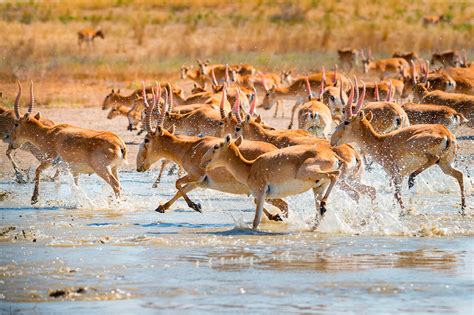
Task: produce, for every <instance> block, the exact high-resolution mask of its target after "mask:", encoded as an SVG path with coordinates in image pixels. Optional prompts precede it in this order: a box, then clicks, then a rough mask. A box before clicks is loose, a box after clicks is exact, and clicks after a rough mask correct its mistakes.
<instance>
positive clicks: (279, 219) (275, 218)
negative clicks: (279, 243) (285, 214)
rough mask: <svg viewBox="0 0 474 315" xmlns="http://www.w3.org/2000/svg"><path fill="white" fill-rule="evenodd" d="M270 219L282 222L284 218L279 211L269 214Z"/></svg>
mask: <svg viewBox="0 0 474 315" xmlns="http://www.w3.org/2000/svg"><path fill="white" fill-rule="evenodd" d="M268 220H270V221H277V222H281V221H283V218H282V217H281V215H280V214H279V213H277V214H271V215H269V216H268Z"/></svg>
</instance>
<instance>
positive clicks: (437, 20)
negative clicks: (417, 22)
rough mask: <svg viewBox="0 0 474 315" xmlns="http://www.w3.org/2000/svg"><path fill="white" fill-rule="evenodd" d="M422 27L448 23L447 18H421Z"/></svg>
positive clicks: (430, 16)
mask: <svg viewBox="0 0 474 315" xmlns="http://www.w3.org/2000/svg"><path fill="white" fill-rule="evenodd" d="M422 21H423V26H424V27H427V26H429V25H437V24H439V23H441V22H449V18H448V17H446V16H444V15H426V16H424V17H423V20H422Z"/></svg>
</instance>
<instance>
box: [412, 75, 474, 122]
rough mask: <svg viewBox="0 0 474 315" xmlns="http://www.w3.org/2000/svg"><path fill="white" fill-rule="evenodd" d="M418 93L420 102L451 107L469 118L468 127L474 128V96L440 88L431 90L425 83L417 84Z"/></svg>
mask: <svg viewBox="0 0 474 315" xmlns="http://www.w3.org/2000/svg"><path fill="white" fill-rule="evenodd" d="M416 93H417V94H420V96H421V101H420V103H422V104H435V105H444V106H448V107H451V108H452V109H454V110H455V111H456V112H458V113H460V114H462V115H463V116H464V117H465V118H466V119H467V120H468V122H467V123H466V125H467V126H468V127H470V128H474V96H472V95H465V94H460V93H446V92H443V91H438V90H435V91H431V92H430V91H428V90H427V89H426V87H425V84H423V83H418V84H417V85H416Z"/></svg>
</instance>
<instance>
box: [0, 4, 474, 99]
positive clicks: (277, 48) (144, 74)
mask: <svg viewBox="0 0 474 315" xmlns="http://www.w3.org/2000/svg"><path fill="white" fill-rule="evenodd" d="M431 16H442V19H441V20H440V21H439V22H433V23H431V22H430V21H428V22H427V21H426V17H431ZM424 21H425V22H424ZM473 22H474V5H472V3H469V2H468V1H465V2H462V1H400V0H384V1H379V0H357V1H327V0H326V1H322V0H308V1H215V0H194V1H158V0H146V1H145V0H135V1H132V0H95V1H86V0H74V1H7V2H1V3H0V29H1V30H2V37H1V40H0V54H1V58H0V90H2V91H4V94H5V92H8V94H12V95H13V93H14V90H15V87H14V84H13V83H14V82H15V81H16V80H27V79H28V80H29V79H34V80H35V82H39V84H41V85H42V86H43V91H44V92H45V93H46V92H47V93H46V94H47V95H44V97H43V98H42V102H43V105H51V104H52V103H56V105H58V104H59V103H61V102H64V101H65V100H62V99H61V89H62V88H64V87H65V86H67V85H68V84H70V85H71V86H77V85H76V84H75V83H76V82H77V81H80V82H81V84H82V88H83V89H88V88H90V87H91V86H95V85H97V84H99V85H101V86H102V87H104V91H105V87H107V88H109V87H114V86H115V87H117V86H119V87H128V88H134V87H137V86H138V84H139V82H140V81H141V80H146V79H153V80H155V79H164V78H166V79H167V80H177V79H179V69H180V67H181V66H182V65H194V67H196V62H195V59H196V58H201V59H203V60H204V59H209V60H210V61H211V62H212V63H219V62H228V63H250V64H253V65H255V66H256V67H257V68H258V69H261V70H267V71H281V70H290V69H292V70H294V71H296V72H310V71H316V70H318V71H319V69H320V66H321V65H322V64H326V65H332V64H334V63H336V62H337V53H336V51H337V49H340V48H345V47H348V48H354V49H361V48H364V49H367V48H369V47H370V48H371V50H372V55H373V56H374V57H376V58H377V57H382V56H391V54H392V53H393V52H395V51H412V50H413V51H417V52H418V53H419V54H420V56H422V57H425V58H427V57H428V55H430V54H431V52H433V51H442V50H446V49H463V48H464V49H466V50H467V54H468V56H471V55H472V48H473V41H472V39H473V38H474V27H473V24H474V23H473ZM84 28H91V29H94V30H99V29H100V30H102V32H103V34H104V38H103V39H102V38H96V39H95V40H94V42H93V44H92V45H82V47H79V45H78V34H77V32H78V31H79V30H81V29H84ZM359 66H360V64H359ZM58 81H59V82H61V83H62V86H59V87H58V85H57V83H58ZM10 91H11V93H10ZM48 91H49V92H48ZM63 98H66V96H63ZM68 101H73V102H75V103H77V104H81V105H93V104H92V103H95V101H96V100H92V99H90V98H87V97H86V98H84V99H81V98H77V99H74V100H70V99H69V100H68Z"/></svg>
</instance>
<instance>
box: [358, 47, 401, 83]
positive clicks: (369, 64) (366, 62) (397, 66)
mask: <svg viewBox="0 0 474 315" xmlns="http://www.w3.org/2000/svg"><path fill="white" fill-rule="evenodd" d="M361 54H362V65H363V67H364V68H363V70H364V73H369V74H376V75H377V76H378V77H379V78H380V79H381V80H383V79H384V78H385V77H387V76H392V77H403V76H405V75H407V74H408V72H409V69H410V64H409V63H408V62H407V61H406V60H405V59H403V58H387V59H379V60H375V61H372V59H371V58H372V57H371V52H370V49H369V50H368V53H367V57H366V56H365V53H364V51H361Z"/></svg>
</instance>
